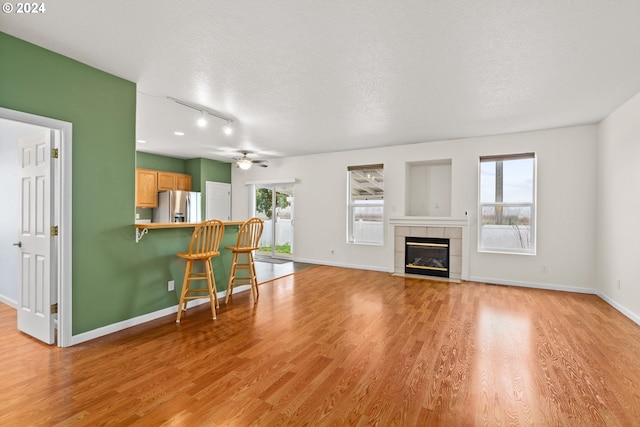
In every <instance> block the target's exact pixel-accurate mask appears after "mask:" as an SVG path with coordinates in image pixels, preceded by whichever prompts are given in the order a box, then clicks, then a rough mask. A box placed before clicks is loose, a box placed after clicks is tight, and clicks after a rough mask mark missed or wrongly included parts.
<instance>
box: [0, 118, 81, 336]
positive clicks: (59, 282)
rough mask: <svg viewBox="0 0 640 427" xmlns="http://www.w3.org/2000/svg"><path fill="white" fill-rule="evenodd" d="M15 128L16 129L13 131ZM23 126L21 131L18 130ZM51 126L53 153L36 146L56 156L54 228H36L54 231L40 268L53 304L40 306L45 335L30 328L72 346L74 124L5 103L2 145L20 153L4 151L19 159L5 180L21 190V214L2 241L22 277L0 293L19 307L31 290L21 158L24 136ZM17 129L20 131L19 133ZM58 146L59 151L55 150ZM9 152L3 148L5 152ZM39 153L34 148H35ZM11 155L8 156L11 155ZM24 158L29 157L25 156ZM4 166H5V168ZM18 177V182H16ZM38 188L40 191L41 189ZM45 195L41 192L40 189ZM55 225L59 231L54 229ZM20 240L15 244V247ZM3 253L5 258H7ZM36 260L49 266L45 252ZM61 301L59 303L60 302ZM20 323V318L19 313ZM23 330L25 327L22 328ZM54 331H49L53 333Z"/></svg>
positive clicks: (50, 207)
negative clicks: (26, 271) (26, 267)
mask: <svg viewBox="0 0 640 427" xmlns="http://www.w3.org/2000/svg"><path fill="white" fill-rule="evenodd" d="M11 129H13V130H11ZM18 129H19V130H18ZM43 130H44V131H46V132H48V133H50V135H51V140H50V142H51V147H50V148H51V149H52V150H51V152H49V150H48V149H47V150H46V151H45V150H43V149H40V147H39V148H38V149H39V151H37V153H39V154H37V155H38V156H40V159H41V158H42V157H43V155H44V154H46V155H47V156H48V155H49V154H51V156H52V157H54V156H55V155H57V156H58V157H57V158H56V161H55V164H54V162H52V163H51V168H50V175H49V178H50V181H49V183H50V186H49V185H46V187H47V188H50V196H51V198H50V201H51V203H50V204H48V205H47V206H46V208H45V209H44V210H43V211H42V212H43V213H44V214H45V215H46V217H47V219H48V220H49V222H50V225H51V230H49V228H46V229H42V224H44V222H41V221H38V222H37V227H39V229H38V230H39V235H41V236H44V234H45V233H43V232H42V231H44V232H46V235H47V236H51V237H50V238H49V239H48V242H49V244H48V246H49V249H50V252H49V256H50V262H48V263H46V268H45V269H43V270H41V271H42V274H46V275H47V277H46V280H43V281H41V282H40V283H46V284H47V286H45V287H42V288H41V289H46V291H47V292H48V295H47V298H48V302H50V303H51V305H52V306H53V307H49V306H48V304H47V307H40V308H42V310H40V311H41V312H42V313H38V315H40V314H44V313H47V314H48V316H46V317H47V318H46V320H43V325H42V328H41V330H43V331H45V332H47V333H45V334H44V338H43V337H40V336H36V335H37V334H35V335H34V334H32V333H30V332H28V331H23V332H27V333H29V334H30V335H34V337H35V338H37V339H40V340H42V341H44V342H47V343H48V344H53V343H54V342H55V343H56V344H57V345H58V346H59V347H67V346H70V345H72V329H71V241H72V240H71V164H72V163H71V141H72V125H71V123H68V122H63V121H60V120H56V119H50V118H47V117H42V116H36V115H33V114H29V113H24V112H20V111H15V110H9V109H6V108H0V135H1V136H2V138H1V144H2V145H3V149H6V150H10V151H11V152H12V153H14V154H15V155H11V156H3V160H4V161H7V162H9V161H13V162H15V166H16V167H15V168H11V170H13V171H14V172H13V174H12V175H13V177H12V178H10V179H9V181H8V182H7V181H5V184H6V185H7V186H13V187H14V188H15V189H16V191H17V193H18V203H17V205H16V203H15V199H14V203H12V204H13V205H15V206H14V207H15V209H13V210H11V209H9V211H13V212H15V215H16V216H17V218H15V219H16V221H11V223H12V224H14V226H13V227H12V228H13V232H12V233H11V234H8V235H7V237H8V239H9V240H8V241H5V240H6V238H3V241H2V244H3V246H5V245H9V246H10V247H11V249H13V253H12V255H11V256H10V257H9V259H10V260H11V261H13V264H14V265H15V267H16V268H18V272H17V277H18V278H17V280H16V279H15V277H14V280H12V281H11V283H10V284H9V286H12V289H11V290H9V291H6V292H5V291H3V290H0V292H1V293H2V294H5V293H6V294H9V296H7V295H4V298H0V301H2V302H4V303H6V304H8V305H10V306H12V307H14V308H16V309H17V310H20V308H21V306H22V305H24V304H21V300H24V299H25V298H26V297H25V295H26V294H27V293H26V290H25V289H24V282H23V281H22V279H21V277H22V276H23V274H22V271H23V268H24V266H23V267H22V268H21V267H20V265H21V263H22V260H23V259H24V258H25V251H24V249H25V247H24V246H22V242H21V233H23V231H24V227H22V225H21V224H23V223H24V222H25V214H24V208H23V203H22V202H23V199H24V196H23V195H22V194H21V193H23V190H24V185H25V179H24V176H23V177H22V178H21V177H20V176H21V174H22V172H20V167H22V166H23V165H22V164H21V163H23V162H21V161H19V159H21V148H20V141H21V140H24V137H27V136H28V135H27V134H29V133H31V134H32V133H34V131H36V132H38V131H40V132H42V131H43ZM16 132H17V133H16ZM55 150H57V151H55ZM54 151H55V154H54ZM3 152H4V151H3ZM34 153H35V152H34ZM6 157H9V159H7V158H6ZM22 160H24V159H22ZM3 169H4V167H3ZM11 182H13V183H14V184H15V185H13V184H11ZM38 182H39V183H40V184H37V185H40V187H38V186H36V188H38V189H39V190H41V189H42V183H43V182H44V181H43V180H41V179H40V180H39V181H38ZM39 190H38V191H39ZM38 194H40V193H38ZM54 227H57V228H55V231H56V233H54V231H53V230H54ZM14 245H15V246H14ZM3 258H4V257H3ZM34 259H35V260H36V262H39V263H40V266H42V265H45V264H44V263H43V262H42V257H34ZM11 295H16V296H17V297H16V298H15V299H14V298H13V297H11ZM35 301H36V304H40V305H42V303H41V301H40V300H39V299H38V298H36V299H35ZM56 304H57V305H56ZM54 307H55V310H57V314H55V313H54V314H52V313H53V311H54ZM18 319H19V322H18V325H20V324H21V323H20V317H18ZM21 330H22V329H21ZM49 332H50V333H49Z"/></svg>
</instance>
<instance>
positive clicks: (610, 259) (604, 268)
mask: <svg viewBox="0 0 640 427" xmlns="http://www.w3.org/2000/svg"><path fill="white" fill-rule="evenodd" d="M597 212H598V271H597V287H598V291H599V292H600V294H601V295H602V296H603V298H605V299H606V300H608V301H609V302H610V303H612V304H613V305H614V306H616V307H617V308H618V309H620V310H621V311H623V312H625V314H627V315H628V316H629V317H631V318H632V319H634V320H635V321H636V322H637V323H640V268H638V264H639V262H640V94H638V95H636V96H635V97H633V98H632V99H631V100H629V101H628V102H627V103H625V104H624V105H622V106H621V107H620V108H618V109H617V110H616V111H614V112H613V113H612V114H611V115H609V117H608V118H607V119H605V120H604V121H603V122H602V123H601V124H600V126H599V145H598V211H597ZM618 280H620V289H618V286H617V281H618ZM634 313H635V314H634Z"/></svg>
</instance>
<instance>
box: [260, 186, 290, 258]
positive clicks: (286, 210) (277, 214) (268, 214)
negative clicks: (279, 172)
mask: <svg viewBox="0 0 640 427" xmlns="http://www.w3.org/2000/svg"><path fill="white" fill-rule="evenodd" d="M253 208H254V213H253V214H254V216H257V217H258V218H261V219H262V220H263V221H264V230H263V232H262V238H261V239H260V249H259V250H258V251H257V253H256V255H258V256H270V257H275V258H285V259H287V258H289V259H291V258H293V230H294V220H293V184H272V185H255V186H254V206H253Z"/></svg>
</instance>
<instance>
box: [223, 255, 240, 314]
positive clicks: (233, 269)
mask: <svg viewBox="0 0 640 427" xmlns="http://www.w3.org/2000/svg"><path fill="white" fill-rule="evenodd" d="M237 265H238V253H237V252H234V253H233V261H232V262H231V272H230V273H229V283H227V295H226V296H225V297H224V303H225V304H228V303H229V297H230V296H231V294H232V293H233V281H234V279H235V277H236V266H237Z"/></svg>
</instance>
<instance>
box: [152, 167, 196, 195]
mask: <svg viewBox="0 0 640 427" xmlns="http://www.w3.org/2000/svg"><path fill="white" fill-rule="evenodd" d="M166 190H183V191H191V175H187V174H184V173H174V172H162V171H158V191H166Z"/></svg>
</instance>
